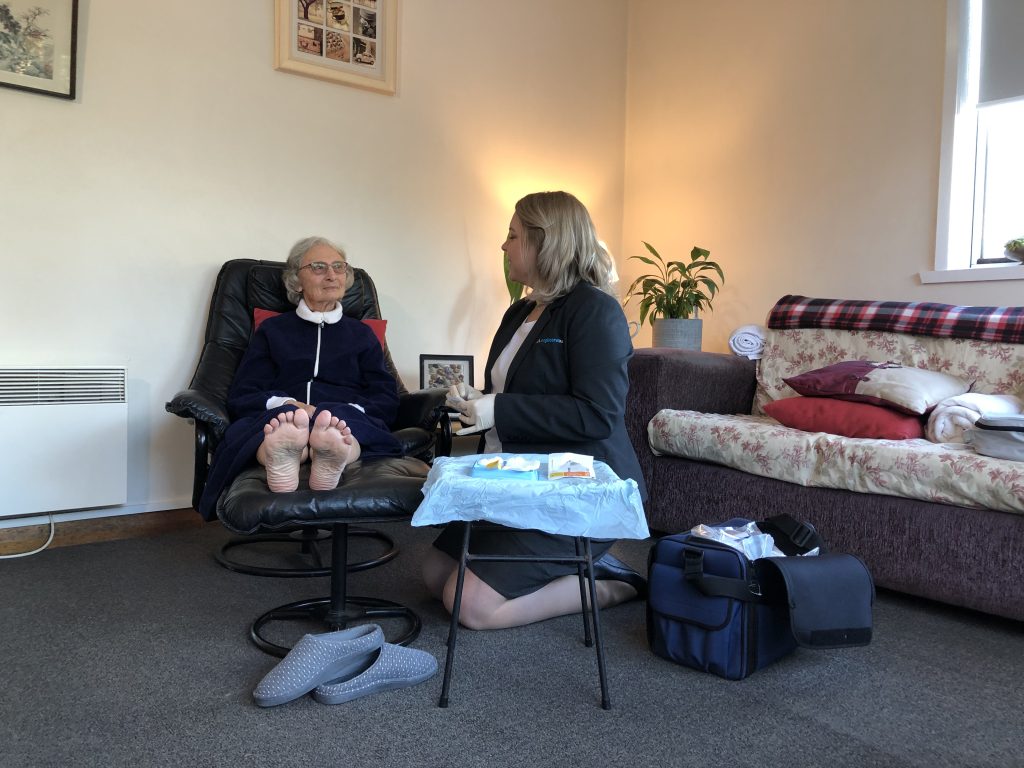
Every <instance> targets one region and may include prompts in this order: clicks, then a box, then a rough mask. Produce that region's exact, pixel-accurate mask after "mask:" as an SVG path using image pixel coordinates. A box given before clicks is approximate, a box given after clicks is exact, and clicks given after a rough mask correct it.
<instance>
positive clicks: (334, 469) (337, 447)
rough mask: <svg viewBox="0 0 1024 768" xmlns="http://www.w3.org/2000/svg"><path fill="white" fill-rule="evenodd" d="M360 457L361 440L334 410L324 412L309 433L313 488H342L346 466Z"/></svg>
mask: <svg viewBox="0 0 1024 768" xmlns="http://www.w3.org/2000/svg"><path fill="white" fill-rule="evenodd" d="M358 456H359V443H358V441H357V440H356V439H355V438H354V437H353V436H352V430H351V429H349V427H348V425H347V424H346V423H345V422H344V421H342V420H341V419H339V418H338V417H337V416H332V415H331V412H330V411H320V413H319V415H318V416H317V417H316V421H315V422H314V423H313V429H312V431H311V432H310V433H309V457H310V460H311V461H312V466H311V467H310V470H309V487H310V489H311V490H314V491H329V490H331V489H332V488H337V487H338V482H339V481H340V480H341V473H342V472H343V471H344V470H345V465H346V464H348V463H349V462H350V461H354V460H355V459H356V458H358Z"/></svg>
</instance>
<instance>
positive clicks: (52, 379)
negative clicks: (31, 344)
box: [0, 366, 128, 518]
mask: <svg viewBox="0 0 1024 768" xmlns="http://www.w3.org/2000/svg"><path fill="white" fill-rule="evenodd" d="M126 381H127V376H126V369H125V368H124V367H109V366H80V367H74V368H60V367H52V368H28V367H25V368H13V367H12V368H3V367H0V423H3V425H4V431H5V433H6V434H8V435H18V442H17V449H16V450H10V449H8V450H6V451H5V453H4V459H3V461H0V487H2V488H3V489H4V492H3V494H2V495H0V518H3V517H17V516H22V515H35V514H39V513H42V512H56V511H58V510H65V509H90V508H94V507H108V506H116V505H119V504H124V503H126V501H127V495H128V402H127V399H126V398H127V392H126Z"/></svg>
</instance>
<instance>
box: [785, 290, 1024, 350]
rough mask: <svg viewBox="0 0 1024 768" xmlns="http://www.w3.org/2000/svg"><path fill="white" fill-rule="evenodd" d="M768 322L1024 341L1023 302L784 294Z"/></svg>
mask: <svg viewBox="0 0 1024 768" xmlns="http://www.w3.org/2000/svg"><path fill="white" fill-rule="evenodd" d="M768 327H769V328H773V329H775V330H786V329H788V328H840V329H843V330H847V331H890V332H894V333H909V334H912V335H917V336H935V337H939V338H943V337H947V338H956V339H978V340H980V341H998V342H1003V343H1007V344H1024V307H958V306H954V305H952V304H934V303H931V302H924V301H853V300H844V299H809V298H807V297H806V296H783V297H782V298H781V299H779V300H778V302H777V303H776V304H775V306H774V307H772V310H771V312H769V313H768Z"/></svg>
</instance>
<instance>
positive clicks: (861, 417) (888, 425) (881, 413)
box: [764, 397, 924, 440]
mask: <svg viewBox="0 0 1024 768" xmlns="http://www.w3.org/2000/svg"><path fill="white" fill-rule="evenodd" d="M764 412H765V413H767V414H768V415H769V416H771V417H772V418H773V419H775V420H776V421H778V422H779V423H780V424H784V425H785V426H787V427H793V428H794V429H802V430H804V431H805V432H828V433H829V434H830V435H843V436H844V437H872V438H877V439H881V440H912V439H914V438H918V437H924V425H923V424H922V423H921V419H920V418H919V417H917V416H910V415H908V414H905V413H900V412H899V411H894V410H893V409H891V408H885V407H883V406H880V405H871V404H869V403H856V402H851V401H849V400H835V399H833V398H830V397H787V398H784V399H782V400H775V401H773V402H771V403H768V404H767V405H765V406H764Z"/></svg>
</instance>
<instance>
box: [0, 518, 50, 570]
mask: <svg viewBox="0 0 1024 768" xmlns="http://www.w3.org/2000/svg"><path fill="white" fill-rule="evenodd" d="M48 517H49V518H50V538H48V539H47V540H46V543H45V544H43V546H41V547H39V548H38V549H33V550H32V551H31V552H18V553H17V554H14V555H0V560H12V559H14V558H15V557H28V556H29V555H38V554H39V553H40V552H42V551H43V550H44V549H46V548H47V547H48V546H50V543H51V542H52V541H53V534H54V533H55V532H56V530H57V527H56V525H54V522H53V515H52V514H51V515H48Z"/></svg>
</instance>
